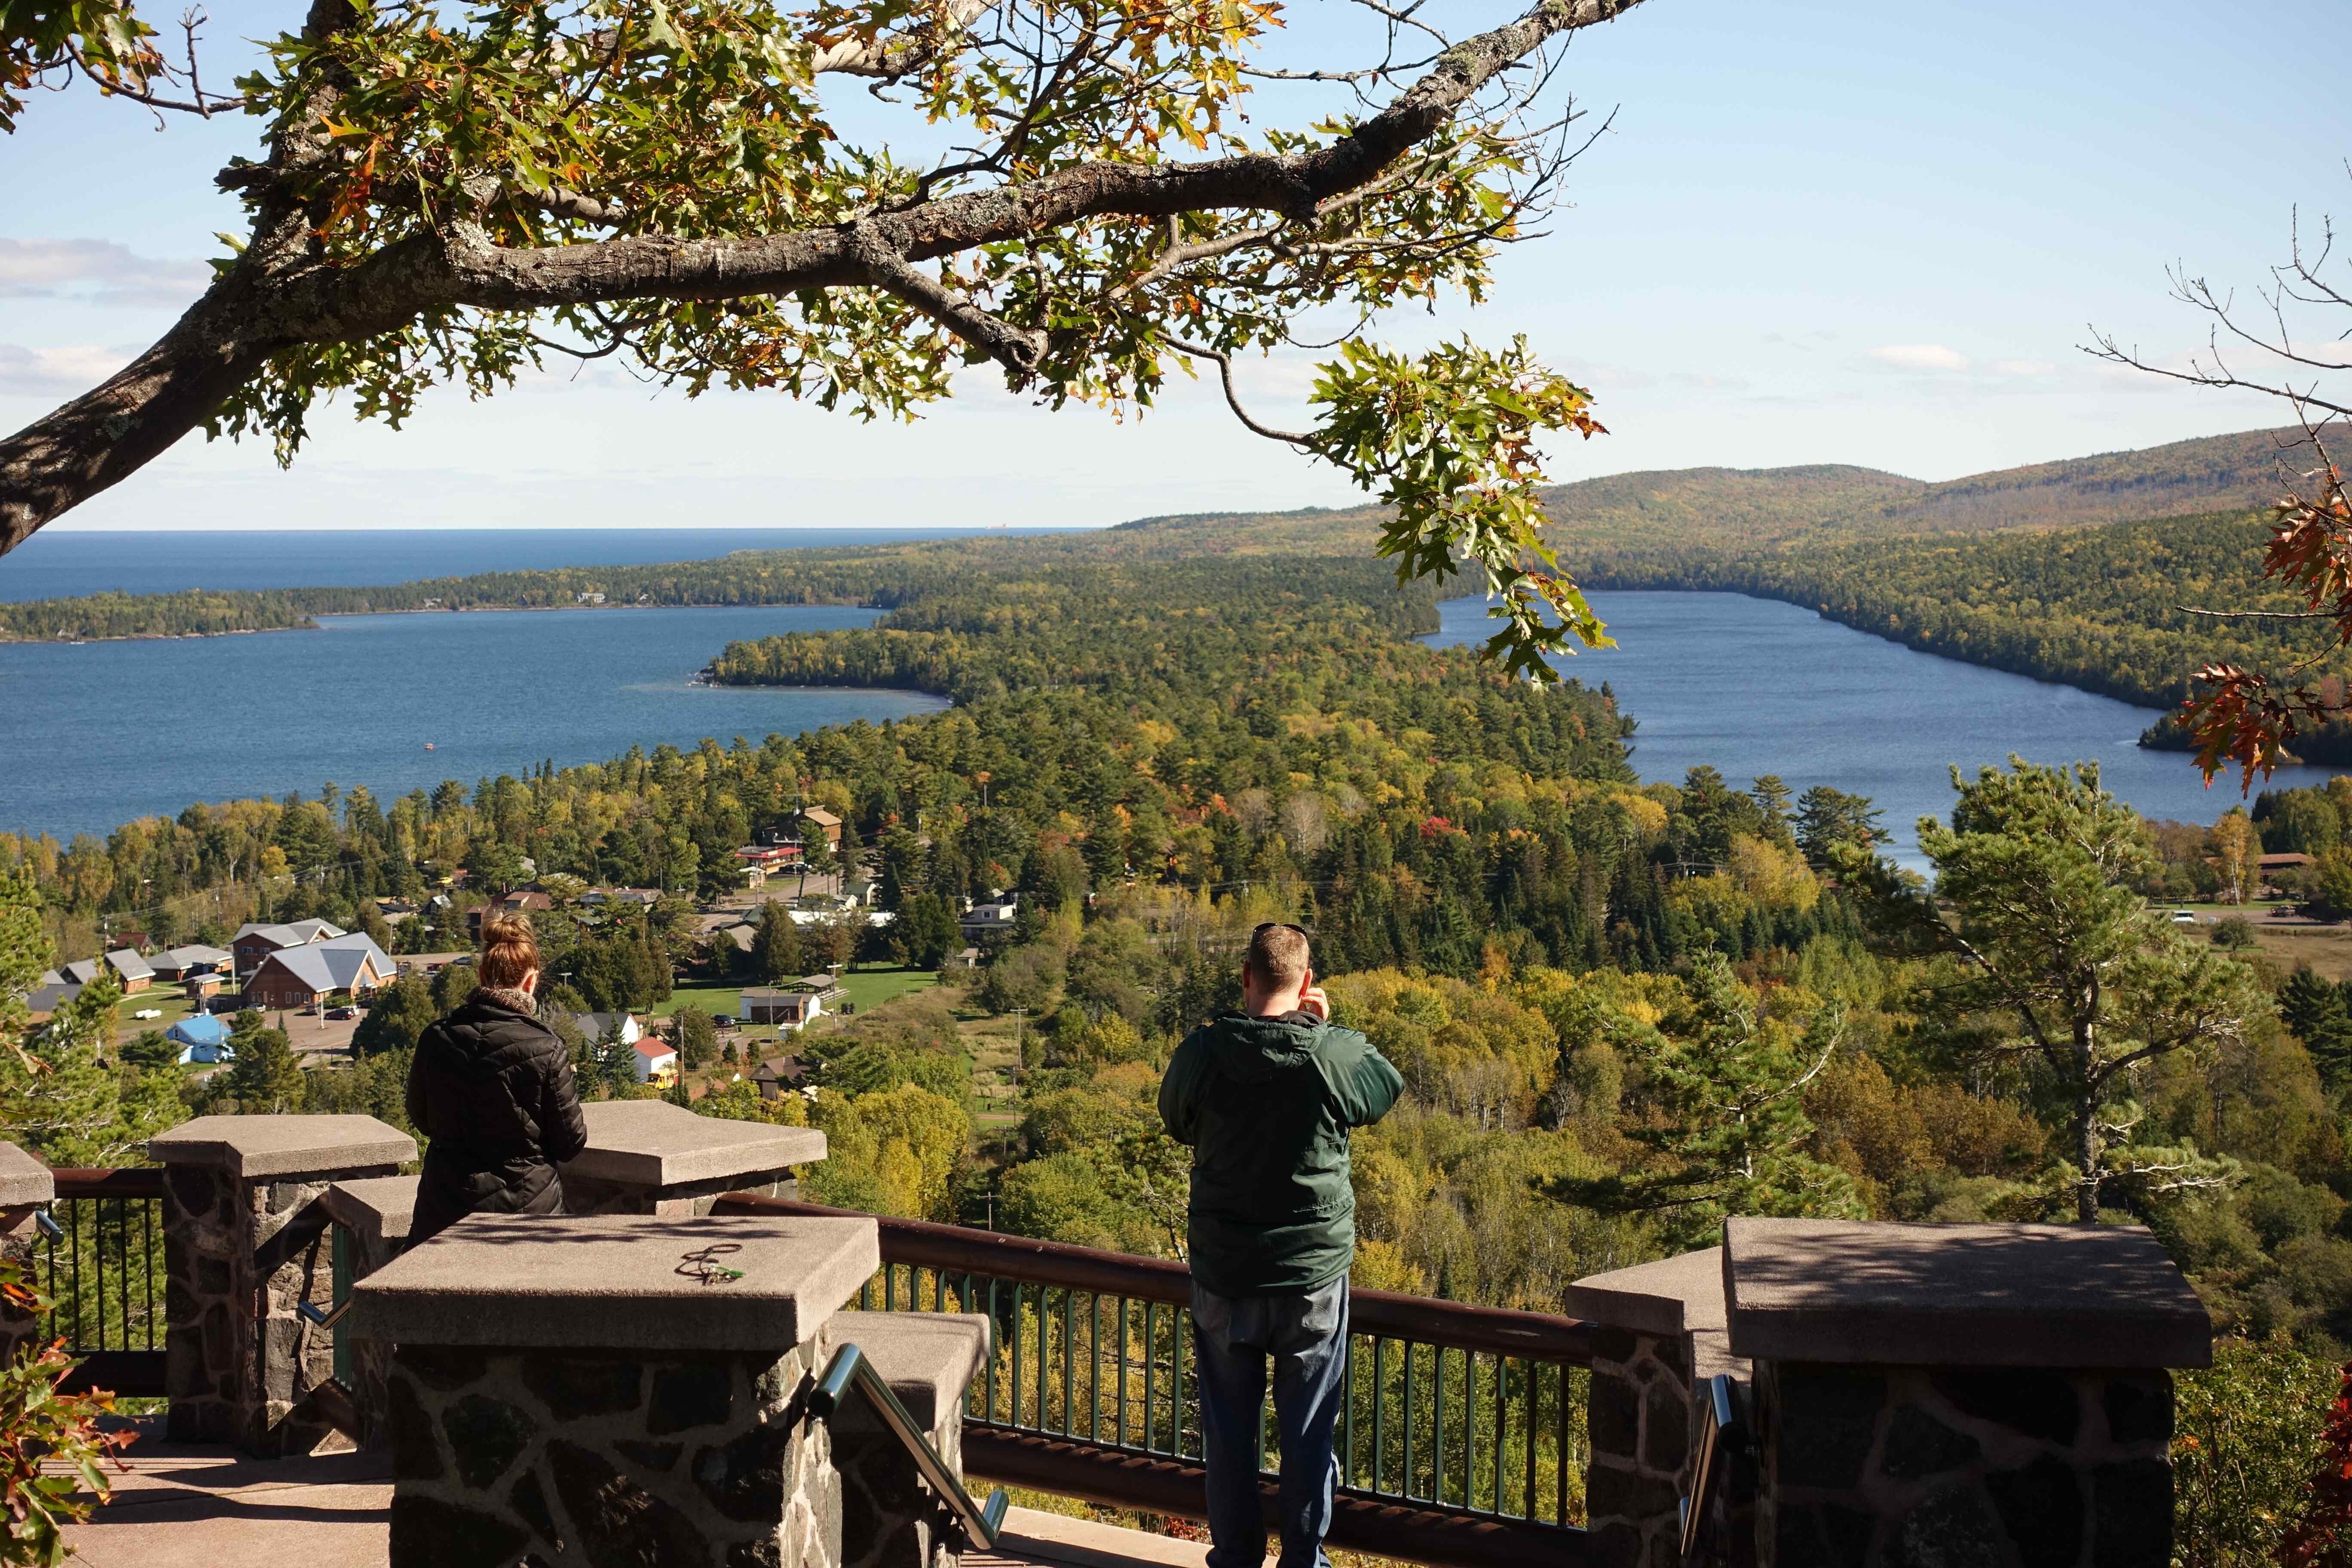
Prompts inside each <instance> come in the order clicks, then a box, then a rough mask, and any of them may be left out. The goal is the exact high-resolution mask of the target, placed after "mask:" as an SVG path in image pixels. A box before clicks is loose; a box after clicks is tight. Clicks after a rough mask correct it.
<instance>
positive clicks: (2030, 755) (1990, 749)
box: [1424, 593, 2332, 864]
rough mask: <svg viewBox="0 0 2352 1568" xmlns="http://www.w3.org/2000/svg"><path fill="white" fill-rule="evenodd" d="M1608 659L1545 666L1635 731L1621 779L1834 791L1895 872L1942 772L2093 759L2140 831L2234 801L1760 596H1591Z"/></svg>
mask: <svg viewBox="0 0 2352 1568" xmlns="http://www.w3.org/2000/svg"><path fill="white" fill-rule="evenodd" d="M1592 606H1593V608H1594V609H1595V610H1597V611H1599V612H1600V615H1601V619H1602V620H1604V621H1607V622H1608V623H1609V632H1610V635H1611V636H1612V637H1615V638H1616V639H1617V641H1618V644H1619V646H1618V647H1614V648H1604V649H1601V650H1599V651H1596V652H1588V653H1584V654H1580V655H1579V656H1577V657H1576V658H1570V659H1562V660H1560V661H1559V668H1560V669H1561V670H1562V671H1564V672H1565V673H1567V674H1569V675H1572V676H1574V677H1576V678H1578V679H1581V680H1582V681H1583V682H1584V683H1585V684H1586V685H1588V686H1599V685H1601V683H1602V682H1604V681H1606V682H1607V683H1608V684H1609V686H1610V689H1612V690H1613V691H1614V692H1615V693H1616V694H1617V701H1618V706H1619V707H1620V708H1621V709H1622V710H1624V711H1625V712H1627V713H1630V714H1632V715H1633V717H1634V718H1635V719H1637V720H1639V721H1640V722H1641V727H1640V728H1639V729H1638V730H1636V731H1634V732H1633V766H1634V767H1635V768H1637V769H1639V770H1640V772H1641V774H1642V777H1643V779H1645V780H1664V782H1666V783H1669V784H1680V783H1681V782H1682V778H1683V774H1684V773H1685V770H1687V769H1690V768H1693V767H1696V766H1698V765H1700V764H1702V763H1704V764H1706V765H1708V766H1711V767H1714V768H1717V769H1718V770H1720V771H1721V773H1723V775H1724V777H1725V778H1726V779H1727V780H1728V781H1729V782H1730V783H1731V784H1732V786H1733V787H1734V788H1736V789H1737V788H1745V787H1746V786H1747V784H1748V781H1749V780H1750V779H1752V778H1754V777H1755V776H1757V775H1758V774H1759V773H1778V774H1780V777H1781V779H1782V780H1783V781H1785V782H1786V783H1787V784H1788V785H1789V787H1790V790H1792V791H1794V792H1795V793H1797V794H1800V795H1801V794H1803V793H1804V791H1805V790H1806V789H1808V788H1809V787H1811V785H1813V784H1833V785H1835V786H1836V787H1837V788H1839V789H1842V790H1846V791H1849V792H1851V793H1853V794H1855V795H1868V796H1870V797H1871V799H1873V800H1874V801H1875V802H1876V803H1877V804H1878V805H1880V806H1882V807H1884V808H1885V812H1886V826H1887V828H1888V829H1889V830H1890V831H1892V832H1893V833H1894V834H1895V839H1896V845H1897V849H1898V857H1899V858H1905V859H1907V860H1911V861H1913V862H1914V863H1915V864H1916V856H1915V855H1913V854H1912V853H1911V852H1910V847H1911V845H1912V842H1913V840H1914V838H1915V837H1916V833H1915V832H1914V825H1915V824H1916V822H1917V820H1918V819H1919V818H1920V817H1921V816H1949V814H1950V812H1951V805H1952V787H1951V773H1950V769H1951V767H1952V765H1953V764H1955V763H1957V764H1958V765H1959V767H1960V768H1961V769H1962V770H1964V771H1965V772H1967V773H1975V771H1976V770H1977V769H1978V768H1979V767H1981V766H1984V765H1986V764H1988V763H1990V764H1994V765H1998V764H2000V763H2004V762H2005V761H2006V760H2007V759H2008V757H2009V755H2010V753H2011V752H2016V753H2017V754H2018V755H2020V756H2022V757H2024V758H2025V759H2026V760H2027V761H2028V762H2034V763H2075V762H2095V763H2098V764H2099V777H2100V782H2101V783H2102V784H2105V786H2106V787H2107V788H2108V789H2110V790H2112V791H2113V792H2115V794H2116V795H2118V796H2120V797H2122V798H2123V799H2124V800H2126V801H2128V802H2130V803H2131V805H2132V806H2133V807H2134V808H2135V809H2136V810H2137V811H2138V812H2139V814H2140V815H2141V816H2149V817H2171V818H2174V819H2176V820H2179V821H2182V822H2210V821H2212V820H2213V819H2214V818H2215V817H2217V816H2221V813H2223V812H2224V811H2227V810H2228V809H2229V808H2230V807H2231V805H2236V804H2237V803H2238V801H2239V799H2240V795H2239V793H2238V786H2237V782H2236V778H2235V775H2231V776H2230V777H2228V778H2223V779H2216V780H2215V781H2214V783H2213V786H2212V787H2211V788H2210V789H2208V788H2206V787H2205V784H2204V780H2203V778H2202V776H2201V775H2200V773H2198V771H2197V767H2196V764H2195V763H2192V762H2190V761H2189V756H2188V754H2187V753H2186V752H2150V751H2144V750H2142V749H2141V748H2140V747H2139V746H2138V745H2137V741H2138V739H2139V733H2140V731H2143V730H2145V729H2147V727H2148V726H2149V725H2150V724H2153V723H2155V722H2156V721H2157V720H2158V717H2160V715H2159V714H2158V712H2157V711H2156V710H2153V709H2148V708H2135V707H2133V706H2132V705H2131V704H2129V703H2127V702H2117V701H2116V700H2114V699H2113V698H2108V697H2095V696H2093V695H2092V694H2091V693H2089V692H2087V691H2077V690H2075V689H2074V688H2073V687H2070V686H2057V685H2053V684H2052V683H2050V682H2048V681H2042V680H2032V679H2027V678H2025V677H2024V676H2021V675H2009V674H2006V673H2004V672H2002V671H2000V670H1997V669H1984V668H1979V667H1978V666H1976V665H1972V664H1958V663H1956V662H1954V661H1953V660H1951V659H1948V658H1937V657H1936V656H1935V655H1933V654H1927V653H1920V652H1918V651H1916V649H1912V648H1907V647H1903V646H1902V645H1901V644H1899V643H1891V642H1888V641H1886V640H1885V639H1884V638H1882V637H1872V636H1870V635H1868V634H1867V633H1864V632H1858V631H1855V630H1853V628H1852V627H1850V626H1840V625H1838V624H1837V623H1836V622H1835V621H1831V620H1824V619H1823V618H1822V616H1819V615H1817V614H1815V613H1814V612H1812V611H1811V610H1806V609H1801V608H1799V607H1798V606H1796V605H1787V604H1782V603H1781V602H1780V601H1779V600H1777V599H1751V598H1748V596H1746V595H1740V594H1679V593H1615V594H1606V593H1604V594H1595V595H1592ZM1439 616H1440V619H1441V626H1442V629H1441V630H1440V631H1439V632H1438V633H1437V634H1436V635H1435V636H1434V637H1428V638H1425V639H1424V640H1425V641H1428V642H1431V643H1433V644H1440V645H1443V644H1449V643H1461V642H1484V641H1485V640H1486V638H1487V637H1490V636H1492V635H1493V632H1494V626H1493V623H1492V622H1490V621H1488V620H1487V619H1486V605H1485V603H1484V602H1483V601H1481V600H1477V599H1455V600H1452V601H1449V602H1448V603H1446V604H1444V605H1441V606H1440V607H1439ZM2331 772H2332V770H2330V769H2327V768H2281V769H2280V770H2279V771H2278V773H2276V774H2275V775H2274V776H2273V780H2272V783H2271V787H2273V788H2282V789H2283V788H2287V787H2290V786H2292V785H2296V784H2325V783H2326V781H2327V778H2328V775H2329V773H2331Z"/></svg>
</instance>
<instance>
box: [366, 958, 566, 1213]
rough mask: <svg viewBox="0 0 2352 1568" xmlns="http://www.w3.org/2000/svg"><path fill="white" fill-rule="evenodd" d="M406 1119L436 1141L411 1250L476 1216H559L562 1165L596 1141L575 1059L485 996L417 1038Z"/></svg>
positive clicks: (428, 1157)
mask: <svg viewBox="0 0 2352 1568" xmlns="http://www.w3.org/2000/svg"><path fill="white" fill-rule="evenodd" d="M408 1119H409V1120H410V1121H413V1122H415V1124H416V1130H417V1131H420V1132H422V1133H424V1134H425V1136H426V1137H427V1138H429V1139H431V1140H432V1141H433V1142H432V1146H431V1147H430V1148H428V1149H427V1150H425V1175H424V1179H423V1180H422V1181H420V1182H419V1183H418V1184H417V1187H416V1217H415V1221H414V1223H413V1224H412V1225H411V1226H410V1229H409V1245H410V1246H412V1247H413V1246H415V1244H416V1243H418V1242H420V1241H423V1240H424V1239H425V1237H429V1236H431V1235H433V1234H434V1233H435V1232H436V1231H439V1230H441V1229H443V1228H444V1227H446V1226H450V1225H454V1224H455V1223H457V1221H458V1220H460V1219H463V1218H464V1217H465V1216H466V1215H469V1214H475V1213H479V1212H488V1213H492V1214H555V1213H558V1212H560V1211H561V1210H562V1207H563V1188H562V1184H561V1183H560V1182H559V1181H558V1180H557V1179H556V1174H555V1167H556V1164H557V1163H559V1162H561V1161H564V1160H569V1159H572V1157H574V1156H575V1155H577V1154H578V1153H579V1152H580V1151H581V1150H582V1149H583V1148H585V1147H586V1146H587V1143H588V1124H587V1122H586V1121H584V1120H583V1118H582V1116H581V1114H580V1097H579V1095H578V1094H577V1093H576V1092H574V1090H573V1089H572V1053H571V1052H570V1051H568V1050H566V1049H565V1048H564V1045H563V1042H562V1040H561V1039H559V1038H558V1037H556V1034H555V1032H554V1031H553V1030H552V1029H550V1028H548V1027H547V1026H545V1025H543V1024H541V1023H540V1022H539V1020H538V1019H536V1018H533V1017H531V1016H529V1015H528V1014H524V1013H520V1012H517V1011H516V1010H514V1009H513V1008H512V1007H509V1006H506V1005H502V1004H500V1003H498V1002H493V1001H490V1000H489V999H488V998H487V997H485V996H483V995H481V994H475V995H474V996H473V997H472V998H471V999H470V1000H468V1001H467V1002H465V1003H464V1004H462V1005H459V1006H458V1008H457V1010H456V1011H455V1012H453V1013H451V1014H450V1015H449V1016H447V1017H446V1018H444V1019H442V1020H440V1022H438V1023H436V1024H434V1025H432V1026H429V1027H428V1028H426V1029H425V1033H424V1034H423V1035H422V1036H421V1037H419V1038H418V1039H417V1042H416V1058H415V1061H413V1062H412V1063H411V1064H410V1065H409V1068H408Z"/></svg>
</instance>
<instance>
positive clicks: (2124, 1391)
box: [1756, 1362, 2172, 1568]
mask: <svg viewBox="0 0 2352 1568" xmlns="http://www.w3.org/2000/svg"><path fill="white" fill-rule="evenodd" d="M1756 1392H1757V1405H1758V1424H1759V1429H1760V1436H1761V1444H1762V1455H1761V1458H1762V1468H1763V1478H1762V1486H1761V1489H1760V1493H1759V1500H1758V1505H1757V1508H1758V1531H1757V1533H1758V1546H1759V1562H1760V1563H1762V1564H1763V1565H1764V1568H1775V1565H1777V1568H1881V1565H1884V1568H1897V1565H1907V1564H1915V1563H1916V1564H1922V1565H1925V1564H1930V1563H1932V1564H1936V1565H1937V1568H2167V1565H2168V1563H2170V1561H2171V1556H2172V1470H2171V1467H2170V1464H2169V1462H2168V1459H2167V1458H2166V1455H2167V1450H2168V1445H2169V1442H2170V1439H2171V1436H2172V1379H2171V1376H2170V1374H2168V1373H2164V1372H2160V1371H2155V1372H2088V1373H2063V1372H2050V1371H2039V1370H2032V1369H2011V1368H2005V1367H1950V1368H1940V1369H1938V1368H1909V1367H1864V1366H1827V1365H1817V1364H1810V1363H1764V1362H1759V1363H1757V1377H1756Z"/></svg>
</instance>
